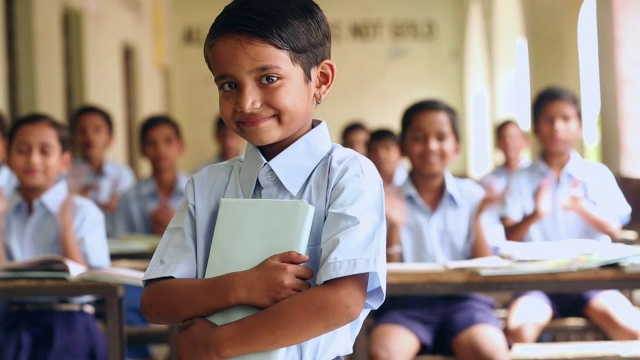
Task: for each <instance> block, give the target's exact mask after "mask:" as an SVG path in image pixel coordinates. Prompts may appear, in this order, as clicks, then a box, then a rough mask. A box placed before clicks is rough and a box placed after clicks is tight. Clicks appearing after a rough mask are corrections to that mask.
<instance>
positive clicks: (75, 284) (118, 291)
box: [0, 279, 126, 360]
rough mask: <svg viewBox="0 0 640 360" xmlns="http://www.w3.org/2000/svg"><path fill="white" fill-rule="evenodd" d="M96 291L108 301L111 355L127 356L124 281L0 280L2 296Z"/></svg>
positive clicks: (116, 358) (113, 357)
mask: <svg viewBox="0 0 640 360" xmlns="http://www.w3.org/2000/svg"><path fill="white" fill-rule="evenodd" d="M81 295H94V296H97V297H100V298H103V299H104V301H105V305H106V322H107V324H106V326H107V328H106V332H107V339H108V342H109V359H110V360H120V359H124V358H125V349H126V338H125V335H124V326H123V325H124V311H123V304H122V297H123V295H124V289H123V287H122V286H121V285H118V284H111V283H103V282H93V281H66V280H41V279H37V280H36V279H11V280H0V298H10V299H16V298H20V297H33V296H46V297H49V296H51V297H73V296H81Z"/></svg>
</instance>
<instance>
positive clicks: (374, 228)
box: [145, 120, 386, 360]
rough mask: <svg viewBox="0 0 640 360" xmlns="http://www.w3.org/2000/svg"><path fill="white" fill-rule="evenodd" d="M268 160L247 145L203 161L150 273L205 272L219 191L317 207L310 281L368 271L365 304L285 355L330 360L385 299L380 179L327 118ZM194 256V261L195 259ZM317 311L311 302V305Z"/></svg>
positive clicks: (342, 352) (153, 275) (149, 275)
mask: <svg viewBox="0 0 640 360" xmlns="http://www.w3.org/2000/svg"><path fill="white" fill-rule="evenodd" d="M313 125H314V127H313V129H312V130H311V131H309V132H308V133H307V134H305V135H304V136H302V137H301V138H300V139H298V140H297V141H296V142H295V143H293V144H292V145H290V146H289V147H288V148H287V149H285V150H284V151H282V152H281V153H280V154H279V155H278V156H276V157H275V158H273V159H272V160H271V161H269V162H267V161H265V159H264V158H263V157H262V155H261V154H260V151H259V150H258V149H257V148H256V147H255V146H253V145H251V144H248V145H247V148H246V151H245V156H244V159H243V158H236V159H234V160H230V161H227V162H225V163H222V164H215V165H210V166H207V167H205V168H204V169H203V170H201V171H200V172H198V173H197V174H195V175H193V176H192V177H191V179H190V180H189V183H188V184H187V188H186V192H187V199H186V202H184V203H183V204H182V205H181V206H180V208H179V209H178V211H177V213H176V216H175V217H174V218H173V220H172V221H171V223H170V224H169V226H168V228H167V231H166V232H165V234H164V236H163V237H162V241H161V242H160V245H159V246H158V249H157V250H156V253H155V254H154V256H153V258H152V260H151V263H150V266H149V268H148V270H147V272H146V274H145V280H149V279H155V278H162V277H175V278H202V277H203V276H204V274H205V267H206V264H207V259H208V256H209V250H210V245H211V239H212V237H213V230H214V228H215V223H216V217H217V213H218V209H219V205H220V199H221V198H223V197H224V198H269V199H301V200H305V201H307V202H308V203H310V204H312V205H314V206H315V208H316V210H315V215H314V220H313V225H312V228H311V235H310V238H309V246H308V248H307V255H309V256H310V260H309V262H307V263H306V264H305V266H308V267H310V268H311V269H312V270H313V272H314V277H313V279H312V280H311V281H310V283H311V284H312V286H316V285H321V284H322V283H324V282H325V281H328V280H331V279H334V278H339V277H344V276H349V275H354V274H362V273H368V274H369V283H368V286H367V297H366V302H365V309H363V310H362V313H361V314H360V316H359V318H358V319H357V320H355V321H353V322H351V323H350V324H347V325H345V326H343V327H341V328H339V329H336V330H334V331H331V332H329V333H326V334H324V335H322V336H319V337H317V338H314V339H311V340H308V341H306V342H304V343H302V344H298V345H295V346H291V347H289V348H287V352H286V359H287V360H291V359H305V360H307V359H323V360H326V359H333V358H335V357H337V356H341V355H347V354H349V353H351V351H352V346H353V343H354V341H355V338H356V336H357V334H358V332H359V331H360V328H361V326H362V323H363V321H364V319H365V318H366V316H367V314H368V313H369V310H370V309H375V308H377V307H378V306H379V305H380V304H381V303H382V301H383V300H384V294H385V288H386V255H385V242H386V227H385V217H384V196H383V188H382V180H381V179H380V175H379V174H378V172H377V170H376V168H375V167H374V166H373V164H372V163H371V162H370V161H369V160H368V159H367V158H365V157H364V156H362V155H359V154H357V153H356V152H355V151H352V150H350V149H344V148H343V147H342V146H340V145H335V144H332V143H331V139H330V137H329V130H328V128H327V125H326V123H324V122H322V121H318V120H314V122H313ZM194 260H195V261H194ZM310 311H312V309H310Z"/></svg>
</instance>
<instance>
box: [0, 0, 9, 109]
mask: <svg viewBox="0 0 640 360" xmlns="http://www.w3.org/2000/svg"><path fill="white" fill-rule="evenodd" d="M4 10H5V7H4V6H0V29H5V28H6V21H5V12H4ZM0 34H4V32H0ZM5 39H6V37H5V36H0V113H2V115H4V116H7V109H8V108H9V98H8V94H7V90H8V87H7V85H8V84H7V82H8V81H7V44H6V41H5Z"/></svg>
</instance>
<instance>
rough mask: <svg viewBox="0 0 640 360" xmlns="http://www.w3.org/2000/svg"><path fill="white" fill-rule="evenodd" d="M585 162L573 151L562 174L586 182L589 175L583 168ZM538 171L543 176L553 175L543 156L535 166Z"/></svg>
mask: <svg viewBox="0 0 640 360" xmlns="http://www.w3.org/2000/svg"><path fill="white" fill-rule="evenodd" d="M583 162H584V158H583V157H582V156H581V155H580V154H579V153H578V152H577V151H575V150H573V151H571V153H570V154H569V161H568V162H567V163H566V164H565V166H564V168H563V169H562V174H567V175H570V176H572V177H574V178H576V179H578V180H585V179H586V177H585V175H587V176H588V174H585V172H584V171H583V170H584V166H582V164H583ZM531 166H534V167H535V169H536V170H538V171H539V172H540V173H542V174H543V175H549V174H551V168H549V165H548V164H547V162H546V161H544V159H543V158H542V155H540V157H539V158H538V161H536V162H535V163H534V164H533V165H531Z"/></svg>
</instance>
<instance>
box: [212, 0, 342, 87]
mask: <svg viewBox="0 0 640 360" xmlns="http://www.w3.org/2000/svg"><path fill="white" fill-rule="evenodd" d="M225 36H236V37H241V38H247V39H249V40H256V41H260V42H264V43H267V44H269V45H271V46H274V47H275V48H277V49H279V50H283V51H286V52H287V53H289V57H290V58H291V61H292V62H293V63H294V64H296V65H300V67H301V68H302V70H303V71H304V74H305V78H306V80H307V81H310V80H311V69H313V68H314V67H316V66H318V65H319V64H320V63H321V62H322V61H323V60H326V59H330V58H331V30H330V29H329V23H328V21H327V18H326V17H325V16H324V13H323V12H322V10H321V9H320V7H319V6H318V5H317V4H316V3H315V2H313V1H312V0H234V1H232V2H231V3H230V4H228V5H227V6H225V8H224V9H223V10H222V12H221V13H220V14H219V15H218V17H216V19H215V20H214V21H213V24H212V25H211V28H209V33H208V34H207V37H206V39H205V42H204V59H205V62H206V63H207V66H208V67H209V69H211V64H210V63H209V56H208V54H209V51H210V50H211V48H212V47H213V46H214V45H215V43H216V41H217V40H219V39H220V38H222V37H225Z"/></svg>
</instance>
